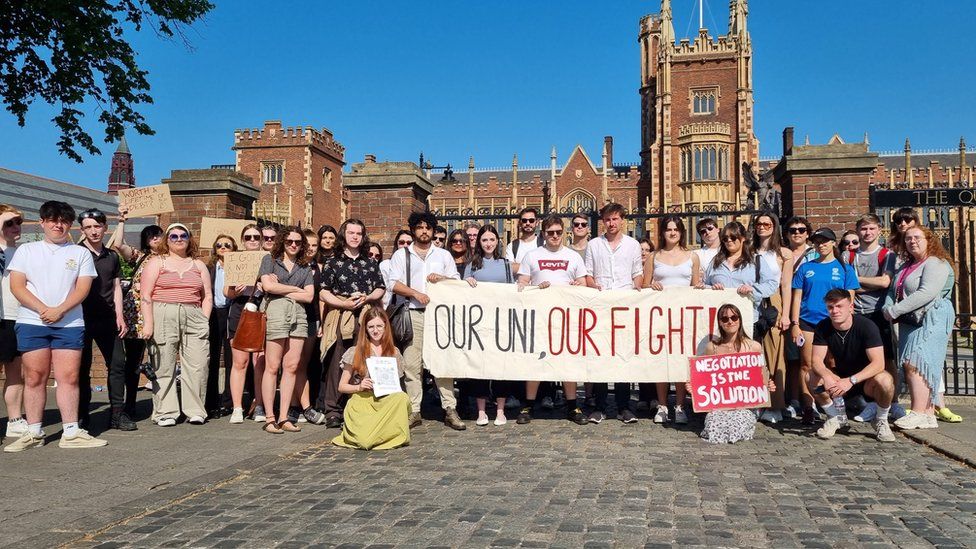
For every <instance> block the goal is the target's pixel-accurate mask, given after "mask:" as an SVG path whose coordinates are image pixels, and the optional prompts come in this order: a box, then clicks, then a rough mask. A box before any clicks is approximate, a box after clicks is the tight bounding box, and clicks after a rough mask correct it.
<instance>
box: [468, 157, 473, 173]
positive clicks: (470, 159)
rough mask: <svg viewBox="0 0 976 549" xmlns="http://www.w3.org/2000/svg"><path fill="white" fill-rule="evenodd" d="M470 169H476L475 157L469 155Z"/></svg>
mask: <svg viewBox="0 0 976 549" xmlns="http://www.w3.org/2000/svg"><path fill="white" fill-rule="evenodd" d="M468 169H469V170H473V169H474V157H473V156H469V157H468Z"/></svg>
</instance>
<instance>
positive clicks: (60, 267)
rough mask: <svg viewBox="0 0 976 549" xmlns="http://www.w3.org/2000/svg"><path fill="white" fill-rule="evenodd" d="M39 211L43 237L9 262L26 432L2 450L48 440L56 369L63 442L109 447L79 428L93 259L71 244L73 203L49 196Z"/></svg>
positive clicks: (73, 445)
mask: <svg viewBox="0 0 976 549" xmlns="http://www.w3.org/2000/svg"><path fill="white" fill-rule="evenodd" d="M40 217H41V228H42V229H44V240H42V241H40V242H31V243H29V244H23V245H21V246H19V247H18V248H17V253H15V254H14V258H13V261H11V263H10V265H9V269H10V271H11V274H10V291H11V293H13V295H14V297H15V298H17V301H19V302H20V309H19V312H18V314H17V323H16V324H15V325H14V330H15V331H16V332H17V349H18V350H19V351H20V352H21V353H22V354H23V357H22V360H23V368H24V378H25V381H26V383H25V387H24V408H25V409H26V411H27V432H26V433H24V434H23V435H21V437H20V438H18V439H17V440H16V441H14V442H12V443H11V444H9V445H7V446H6V447H5V448H4V449H3V450H4V451H5V452H20V451H23V450H27V449H28V448H32V447H35V446H42V445H43V444H44V435H43V433H42V431H41V421H42V419H43V417H44V406H45V404H46V401H47V380H48V378H49V377H50V375H51V372H52V370H53V372H54V379H55V380H56V381H57V383H58V390H57V393H56V394H57V400H58V409H59V410H60V411H61V420H62V422H63V428H64V434H63V435H62V436H61V441H60V442H59V443H58V446H60V447H62V448H95V447H98V446H105V445H106V444H108V442H107V441H105V440H101V439H97V438H95V437H93V436H91V435H89V434H88V432H87V431H85V430H84V429H81V428H79V427H78V398H79V397H78V372H79V369H80V365H81V350H82V347H84V339H85V320H84V316H83V315H82V309H81V302H82V301H84V300H85V297H87V296H88V291H89V290H90V289H91V285H92V280H94V279H95V276H96V272H95V263H94V261H92V255H91V252H89V251H88V250H86V249H85V248H83V247H81V246H76V245H74V244H72V243H71V235H70V234H69V232H68V231H69V229H70V228H71V224H72V223H74V221H75V211H74V209H73V208H72V207H71V206H69V205H68V204H66V203H64V202H58V201H54V200H51V201H48V202H45V203H44V204H42V205H41V209H40Z"/></svg>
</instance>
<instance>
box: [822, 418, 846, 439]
mask: <svg viewBox="0 0 976 549" xmlns="http://www.w3.org/2000/svg"><path fill="white" fill-rule="evenodd" d="M847 427H848V425H847V419H846V418H845V419H841V417H840V416H831V417H828V418H827V421H825V422H824V424H823V427H821V428H819V429H817V437H818V438H822V439H824V440H827V439H828V438H830V437H832V436H834V434H836V433H837V431H838V430H840V429H845V428H847Z"/></svg>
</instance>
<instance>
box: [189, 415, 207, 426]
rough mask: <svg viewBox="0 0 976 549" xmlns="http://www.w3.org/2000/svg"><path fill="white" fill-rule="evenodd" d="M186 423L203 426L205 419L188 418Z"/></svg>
mask: <svg viewBox="0 0 976 549" xmlns="http://www.w3.org/2000/svg"><path fill="white" fill-rule="evenodd" d="M187 421H188V422H190V423H191V424H193V425H203V424H204V423H206V422H207V420H206V418H204V417H203V416H190V419H188V420H187Z"/></svg>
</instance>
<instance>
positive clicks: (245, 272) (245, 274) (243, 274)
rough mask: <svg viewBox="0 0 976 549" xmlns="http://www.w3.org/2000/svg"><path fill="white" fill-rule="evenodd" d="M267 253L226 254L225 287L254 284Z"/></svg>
mask: <svg viewBox="0 0 976 549" xmlns="http://www.w3.org/2000/svg"><path fill="white" fill-rule="evenodd" d="M266 255H268V252H265V251H257V252H228V253H226V254H224V287H225V288H227V287H229V286H251V285H253V284H254V281H255V279H257V277H258V271H259V270H260V269H261V260H262V259H263V258H264V256H266Z"/></svg>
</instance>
